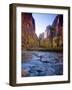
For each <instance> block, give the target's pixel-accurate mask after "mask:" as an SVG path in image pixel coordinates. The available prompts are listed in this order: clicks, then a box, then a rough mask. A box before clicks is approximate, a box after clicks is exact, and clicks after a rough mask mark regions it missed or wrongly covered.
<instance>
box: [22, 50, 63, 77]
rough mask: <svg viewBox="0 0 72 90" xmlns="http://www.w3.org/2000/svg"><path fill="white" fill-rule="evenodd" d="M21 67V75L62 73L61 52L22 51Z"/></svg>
mask: <svg viewBox="0 0 72 90" xmlns="http://www.w3.org/2000/svg"><path fill="white" fill-rule="evenodd" d="M21 69H22V77H30V76H51V75H62V74H63V53H62V52H42V51H24V52H22V65H21Z"/></svg>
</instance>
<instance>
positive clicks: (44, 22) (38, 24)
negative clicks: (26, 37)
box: [32, 13, 57, 36]
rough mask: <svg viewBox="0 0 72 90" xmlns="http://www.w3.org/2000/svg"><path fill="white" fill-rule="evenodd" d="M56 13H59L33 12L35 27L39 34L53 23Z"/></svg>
mask: <svg viewBox="0 0 72 90" xmlns="http://www.w3.org/2000/svg"><path fill="white" fill-rule="evenodd" d="M56 15H57V14H42V13H41V14H39V13H32V16H33V17H34V19H35V29H36V34H37V36H39V34H40V33H42V32H44V31H45V29H46V26H48V25H52V23H53V21H54V19H55V17H56Z"/></svg>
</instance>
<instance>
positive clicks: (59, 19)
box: [52, 15, 63, 36]
mask: <svg viewBox="0 0 72 90" xmlns="http://www.w3.org/2000/svg"><path fill="white" fill-rule="evenodd" d="M52 26H53V27H54V28H55V29H56V36H62V34H63V15H57V16H56V18H55V20H54V22H53V24H52Z"/></svg>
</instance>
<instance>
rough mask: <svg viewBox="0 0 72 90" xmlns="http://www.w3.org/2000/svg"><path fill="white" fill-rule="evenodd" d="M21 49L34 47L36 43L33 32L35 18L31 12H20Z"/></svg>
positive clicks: (36, 39) (35, 36)
mask: <svg viewBox="0 0 72 90" xmlns="http://www.w3.org/2000/svg"><path fill="white" fill-rule="evenodd" d="M21 19H22V20H21V22H22V24H21V25H22V26H21V27H22V49H26V48H27V49H28V48H35V47H36V46H37V45H38V38H37V35H36V34H35V20H34V18H33V16H32V13H22V14H21Z"/></svg>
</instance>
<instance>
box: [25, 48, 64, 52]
mask: <svg viewBox="0 0 72 90" xmlns="http://www.w3.org/2000/svg"><path fill="white" fill-rule="evenodd" d="M24 50H27V51H44V52H45V51H46V52H48V51H49V52H63V48H29V49H24Z"/></svg>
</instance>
